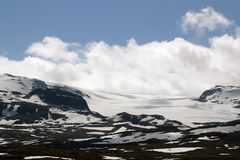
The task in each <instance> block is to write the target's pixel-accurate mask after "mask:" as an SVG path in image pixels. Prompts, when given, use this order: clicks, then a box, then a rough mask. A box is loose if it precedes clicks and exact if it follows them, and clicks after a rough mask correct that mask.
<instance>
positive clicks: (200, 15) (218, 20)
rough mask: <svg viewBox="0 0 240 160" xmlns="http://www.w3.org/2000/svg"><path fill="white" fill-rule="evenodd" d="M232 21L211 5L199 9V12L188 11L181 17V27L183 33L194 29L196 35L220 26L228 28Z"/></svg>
mask: <svg viewBox="0 0 240 160" xmlns="http://www.w3.org/2000/svg"><path fill="white" fill-rule="evenodd" d="M231 25H232V22H231V21H230V20H229V19H227V18H226V17H224V16H223V15H222V14H221V13H219V12H217V11H215V10H214V9H213V8H211V7H206V8H203V9H201V10H200V11H199V12H193V11H188V12H187V13H186V14H185V15H184V16H183V17H182V29H183V31H184V33H188V31H189V30H192V31H195V32H196V33H197V34H198V36H201V35H203V34H204V33H205V32H206V31H214V30H216V29H220V28H228V27H229V26H231Z"/></svg>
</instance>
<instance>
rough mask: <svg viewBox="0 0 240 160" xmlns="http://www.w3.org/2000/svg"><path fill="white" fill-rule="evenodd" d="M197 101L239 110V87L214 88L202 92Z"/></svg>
mask: <svg viewBox="0 0 240 160" xmlns="http://www.w3.org/2000/svg"><path fill="white" fill-rule="evenodd" d="M199 101H201V102H211V103H217V104H231V105H232V106H233V107H236V108H240V86H215V87H213V88H211V89H209V90H206V91H204V92H203V93H202V95H201V96H200V97H199Z"/></svg>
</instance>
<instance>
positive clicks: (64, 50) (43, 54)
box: [26, 37, 80, 63]
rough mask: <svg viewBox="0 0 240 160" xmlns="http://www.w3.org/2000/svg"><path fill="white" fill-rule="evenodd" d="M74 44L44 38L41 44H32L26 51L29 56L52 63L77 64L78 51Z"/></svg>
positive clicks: (53, 38)
mask: <svg viewBox="0 0 240 160" xmlns="http://www.w3.org/2000/svg"><path fill="white" fill-rule="evenodd" d="M77 47H78V45H77V44H76V43H64V42H63V41H62V40H60V39H59V38H57V37H45V38H44V39H43V40H42V42H38V43H33V44H32V45H31V46H30V47H29V48H28V49H27V51H26V53H27V54H28V55H30V56H37V57H40V58H43V59H46V60H51V61H54V62H70V63H73V62H77V61H78V60H79V54H80V50H78V48H77Z"/></svg>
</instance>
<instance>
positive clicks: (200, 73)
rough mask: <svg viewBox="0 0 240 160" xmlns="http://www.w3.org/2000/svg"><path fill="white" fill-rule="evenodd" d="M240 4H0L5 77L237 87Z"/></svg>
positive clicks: (198, 0) (143, 0) (208, 0)
mask: <svg viewBox="0 0 240 160" xmlns="http://www.w3.org/2000/svg"><path fill="white" fill-rule="evenodd" d="M239 6H240V2H239V1H237V0H231V1H226V0H191V1H190V0H184V1H177V0H164V1H158V0H152V1H147V0H131V1H129V0H121V1H113V0H104V1H99V0H88V1H78V0H61V1H59V0H51V1H49V0H41V1H40V0H38V1H32V0H22V1H14V0H2V1H0V20H1V21H0V65H1V68H0V73H6V72H7V73H12V74H16V75H22V76H28V77H33V78H40V79H43V80H46V81H50V82H57V83H63V84H66V85H70V86H74V87H78V88H86V89H91V90H109V91H122V92H131V93H132V92H134V93H151V94H164V95H187V96H196V95H198V94H200V93H201V92H202V91H203V90H204V89H208V88H209V87H212V86H214V85H219V84H222V85H239V81H240V70H239V69H238V64H240V39H239V36H240V28H239V26H240V15H239V14H238V11H239ZM96 82H97V83H96Z"/></svg>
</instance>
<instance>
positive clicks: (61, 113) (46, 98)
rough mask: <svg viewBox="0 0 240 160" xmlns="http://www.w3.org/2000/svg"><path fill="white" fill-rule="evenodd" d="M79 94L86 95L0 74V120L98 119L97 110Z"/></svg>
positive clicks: (14, 121)
mask: <svg viewBox="0 0 240 160" xmlns="http://www.w3.org/2000/svg"><path fill="white" fill-rule="evenodd" d="M83 96H86V95H84V94H83V93H82V92H81V91H79V90H76V89H73V88H70V87H66V86H62V85H56V84H50V83H48V84H47V83H45V82H43V81H41V80H37V79H30V78H26V77H18V76H12V75H9V74H4V75H0V117H1V120H0V123H1V124H4V123H8V124H12V123H15V124H16V123H29V124H31V123H39V122H42V121H46V122H60V121H63V122H66V123H68V122H69V123H74V122H79V123H85V122H87V121H95V120H98V117H97V116H98V114H96V113H93V112H91V111H90V109H89V107H88V104H87V103H86V101H85V100H84V98H83ZM79 115H84V116H79Z"/></svg>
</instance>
